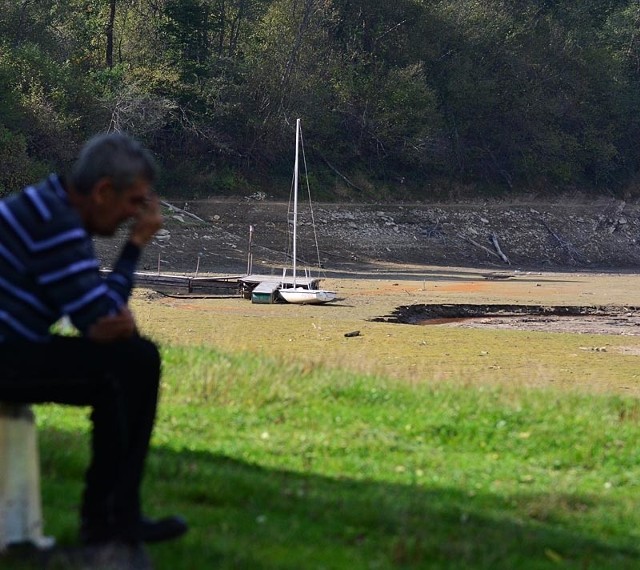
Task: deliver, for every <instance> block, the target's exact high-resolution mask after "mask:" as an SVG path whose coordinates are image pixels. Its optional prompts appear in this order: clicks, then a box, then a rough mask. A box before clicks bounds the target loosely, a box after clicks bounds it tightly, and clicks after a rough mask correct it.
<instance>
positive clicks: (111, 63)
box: [0, 0, 640, 197]
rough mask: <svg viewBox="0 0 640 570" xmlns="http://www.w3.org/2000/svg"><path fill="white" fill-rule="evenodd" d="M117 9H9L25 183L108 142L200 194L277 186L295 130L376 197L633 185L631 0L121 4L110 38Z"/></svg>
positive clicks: (12, 113) (98, 2) (8, 62)
mask: <svg viewBox="0 0 640 570" xmlns="http://www.w3.org/2000/svg"><path fill="white" fill-rule="evenodd" d="M109 8H110V3H109V2H105V1H104V0H72V1H70V2H62V3H60V2H53V1H52V0H43V1H42V2H16V1H13V0H3V1H2V2H0V9H2V14H3V17H2V19H0V37H2V46H1V47H0V74H1V75H2V77H1V79H2V87H0V90H1V91H2V93H0V94H1V95H2V99H1V101H0V120H1V121H2V122H0V124H2V125H4V126H5V127H6V128H7V129H9V130H10V131H11V132H13V133H15V134H16V135H17V136H18V135H19V137H20V136H21V137H23V138H24V141H26V147H24V148H23V147H20V146H18V147H15V148H16V149H17V151H16V152H17V155H16V158H15V161H14V166H13V167H12V168H14V170H15V169H18V170H20V171H21V174H19V178H20V180H24V179H27V178H28V177H29V176H30V175H31V173H30V172H29V167H28V165H29V164H31V163H33V164H42V163H50V164H51V165H52V167H54V168H62V167H64V166H66V165H67V164H68V163H69V162H70V161H71V160H72V158H73V155H74V153H75V150H76V148H77V146H78V144H79V143H80V141H82V140H83V139H84V138H86V137H87V136H89V135H90V134H93V133H94V132H96V131H101V130H108V129H116V130H118V129H121V130H127V131H130V132H132V133H133V134H134V135H137V136H139V137H141V138H142V139H143V140H144V141H145V142H146V143H147V144H149V145H150V146H151V147H152V149H153V150H154V151H155V152H156V153H157V154H158V156H159V158H160V159H161V162H163V163H164V164H166V165H167V169H168V170H172V169H178V170H180V171H181V172H183V173H184V172H187V171H190V172H192V173H193V175H192V176H194V177H196V178H198V177H200V178H202V177H203V176H204V177H207V175H206V174H201V173H200V172H201V171H204V172H222V171H225V170H227V171H229V170H231V171H234V172H239V171H244V172H245V174H244V176H243V178H245V179H254V180H255V179H256V178H257V177H255V176H251V173H252V172H253V171H255V170H258V171H259V172H261V173H267V175H268V173H269V172H274V176H278V175H280V173H281V172H283V171H284V170H285V169H286V167H287V165H288V164H289V162H290V134H291V129H292V125H293V124H294V123H295V119H296V118H297V117H301V118H302V119H303V121H304V125H305V133H306V138H307V141H308V144H309V146H308V148H311V147H313V151H314V153H315V156H316V157H317V158H318V166H317V167H318V168H321V167H324V166H326V164H327V163H328V164H330V165H331V168H332V169H337V170H339V171H340V172H342V173H344V174H345V175H347V176H349V175H355V174H356V173H362V172H364V173H366V177H367V178H368V180H369V182H370V183H371V184H373V185H374V186H380V185H382V186H385V187H389V188H393V185H394V184H395V183H396V182H394V181H398V180H402V181H407V180H411V181H414V182H412V187H415V188H416V189H417V191H418V192H420V186H421V185H424V188H429V187H432V186H433V185H434V183H435V182H436V181H437V182H438V183H440V182H441V181H444V182H445V183H450V184H457V185H460V184H464V185H468V186H469V187H470V188H474V187H476V188H477V187H480V186H492V187H496V186H501V187H503V188H505V189H506V190H507V191H508V192H518V191H521V190H527V189H532V188H535V189H539V190H540V189H542V190H544V189H548V190H552V191H556V190H557V191H561V190H562V189H566V188H572V187H573V188H575V187H580V188H583V189H585V190H589V189H594V190H595V191H597V192H607V193H611V192H617V191H623V190H624V188H625V185H627V184H630V183H632V182H633V181H634V180H635V179H636V178H637V176H638V171H639V169H640V155H638V153H637V142H636V141H637V140H638V137H639V136H640V117H639V116H638V113H637V109H638V106H639V105H640V89H639V87H640V42H639V40H638V37H639V36H638V34H637V29H638V22H640V9H639V8H638V6H637V2H632V1H631V0H625V1H623V2H613V1H612V0H609V1H607V0H589V1H586V2H580V3H558V2H543V3H540V2H534V1H533V0H526V1H523V2H504V1H497V0H495V1H493V0H492V1H487V2H480V1H477V0H438V1H437V2H424V1H422V0H397V1H395V2H387V1H383V0H355V1H348V2H347V1H345V0H328V1H320V0H188V1H180V2H179V1H174V0H167V1H166V2H151V1H149V0H141V1H139V2H129V3H126V2H117V3H116V4H115V12H114V19H113V26H112V28H111V26H110V22H111V20H110V12H109ZM111 30H112V34H113V36H112V38H111ZM110 39H113V42H112V43H110ZM19 137H18V138H19ZM16 140H18V139H16ZM5 144H6V145H8V144H9V143H8V142H7V143H5ZM11 144H14V143H11ZM16 144H17V143H16ZM7 148H8V147H7ZM20 149H22V150H20ZM24 154H26V158H25V160H26V162H25V161H24V160H23V159H22V158H20V157H21V156H23V155H24ZM185 156H186V157H188V160H189V162H191V163H192V164H191V165H190V166H189V167H185V166H184V165H182V162H184V158H185ZM23 158H24V157H23ZM20 165H22V166H20ZM320 165H322V166H320ZM173 178H175V176H174V177H173ZM418 181H420V182H418ZM193 182H194V184H197V180H195V179H194V180H193ZM263 184H264V186H265V187H268V186H271V185H272V183H271V181H270V180H265V181H264V183H263ZM209 186H210V187H211V188H212V189H213V188H214V187H215V186H216V185H215V184H213V185H209ZM218 186H219V187H221V188H222V187H225V188H226V187H228V186H229V185H228V184H226V183H223V184H220V185H218ZM402 188H406V185H405V186H402ZM398 189H400V187H399V186H398ZM167 190H169V188H168V187H167ZM212 191H215V190H212ZM327 191H329V190H327ZM423 192H426V190H424V191H423ZM425 197H426V196H425Z"/></svg>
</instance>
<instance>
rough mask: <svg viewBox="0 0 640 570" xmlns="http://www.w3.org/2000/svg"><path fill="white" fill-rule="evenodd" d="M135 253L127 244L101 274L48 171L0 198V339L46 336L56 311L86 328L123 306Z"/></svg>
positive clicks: (80, 226)
mask: <svg viewBox="0 0 640 570" xmlns="http://www.w3.org/2000/svg"><path fill="white" fill-rule="evenodd" d="M139 255H140V250H139V248H138V247H136V246H134V245H133V244H130V243H128V244H127V245H125V247H124V249H123V250H122V253H121V255H120V258H119V259H118V261H117V262H116V264H115V266H114V268H113V271H112V272H111V273H110V274H109V275H108V276H107V277H106V278H103V277H102V276H101V275H100V267H99V263H98V260H97V259H96V257H95V253H94V248H93V241H92V239H91V236H90V235H88V234H87V232H86V230H85V229H84V227H83V224H82V220H81V219H80V216H79V215H78V213H77V211H76V210H75V209H74V208H73V207H72V206H71V205H70V204H69V200H68V198H67V193H66V191H65V189H64V186H63V184H62V182H61V180H60V179H59V178H58V177H57V176H56V175H51V176H49V178H47V179H46V180H44V181H43V182H41V183H40V184H38V185H36V186H29V187H28V188H26V189H25V190H24V191H23V192H21V193H19V194H15V195H12V196H10V197H8V198H6V199H4V200H2V201H0V342H6V341H11V340H17V339H22V340H28V341H31V342H46V340H47V339H48V338H49V329H50V327H51V325H52V324H53V323H55V322H56V321H57V320H58V319H59V318H60V317H62V316H63V315H67V316H68V317H69V318H70V319H71V322H73V324H74V325H75V326H76V327H77V328H78V329H79V330H80V331H81V332H82V333H86V331H87V329H88V328H89V326H90V325H91V324H93V323H94V322H95V321H96V320H97V319H99V318H100V317H103V316H105V315H111V314H115V313H117V312H118V311H119V310H120V309H121V308H122V307H123V306H124V305H126V303H127V301H128V298H129V295H130V293H131V289H132V287H133V273H134V270H135V266H136V262H137V260H138V257H139Z"/></svg>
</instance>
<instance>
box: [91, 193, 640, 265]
mask: <svg viewBox="0 0 640 570" xmlns="http://www.w3.org/2000/svg"><path fill="white" fill-rule="evenodd" d="M165 204H166V203H165ZM172 206H173V207H167V206H165V216H166V223H165V228H164V229H163V230H161V232H160V234H158V236H157V237H156V239H154V240H153V242H152V243H151V244H150V245H149V247H148V248H147V250H146V251H145V253H144V257H143V266H144V268H145V269H147V270H152V271H156V270H158V269H159V270H160V271H162V272H169V271H172V272H189V273H191V272H194V271H196V269H197V270H198V271H199V272H201V273H205V272H206V273H244V272H245V270H246V268H247V265H248V245H249V226H253V228H254V232H253V241H252V247H251V253H252V255H253V268H254V271H256V270H259V271H264V269H257V267H263V268H265V269H266V268H271V270H272V271H276V270H277V268H279V267H282V266H283V265H284V264H286V255H285V252H286V250H287V243H288V241H287V240H288V231H287V218H288V216H289V214H288V212H287V210H288V205H287V204H286V203H282V202H270V201H261V200H253V201H247V200H245V201H234V200H206V201H198V202H189V203H187V204H185V203H180V204H178V203H174V204H172ZM313 218H314V220H315V228H316V233H317V239H318V244H319V249H320V261H321V264H322V265H323V266H324V268H325V269H326V270H327V271H331V270H332V269H335V270H345V269H349V268H354V269H355V268H357V269H359V270H361V269H363V268H366V267H371V266H375V265H376V264H388V263H396V264H419V265H445V266H469V267H487V268H494V269H495V268H503V269H509V268H510V269H515V268H522V269H545V268H546V269H550V270H551V269H554V270H559V269H565V270H566V269H576V270H577V269H634V268H636V267H640V243H639V241H638V237H639V236H640V205H638V204H637V203H626V202H624V201H620V200H600V201H591V202H588V203H587V202H584V201H578V200H575V201H565V202H563V203H560V202H557V203H553V202H546V203H537V202H531V203H524V202H522V203H502V202H495V203H484V202H483V203H460V204H408V203H405V204H318V205H314V209H313ZM299 222H300V224H299V237H300V240H299V248H298V253H299V256H300V257H304V259H305V260H306V261H307V262H309V263H310V264H314V263H317V255H316V254H315V246H314V239H313V224H311V214H310V212H309V210H308V206H307V207H306V209H303V210H302V211H301V212H300V213H299ZM122 235H124V234H121V236H122ZM116 249H117V248H116V246H115V244H113V243H110V242H109V241H105V240H98V242H97V250H98V254H99V256H100V257H101V258H102V260H103V264H104V265H105V266H108V265H110V262H111V260H112V259H113V256H114V255H115V254H116Z"/></svg>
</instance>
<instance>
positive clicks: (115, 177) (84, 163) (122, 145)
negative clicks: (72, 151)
mask: <svg viewBox="0 0 640 570" xmlns="http://www.w3.org/2000/svg"><path fill="white" fill-rule="evenodd" d="M156 175H157V166H156V163H155V160H154V159H153V157H152V156H151V153H150V152H149V151H148V150H147V149H145V148H144V147H143V146H142V145H141V144H140V143H139V142H138V141H136V140H135V139H133V138H131V137H130V136H128V135H125V134H122V133H107V134H100V135H96V136H94V137H92V138H91V139H89V140H88V141H87V142H86V143H85V145H84V146H83V147H82V150H81V151H80V155H79V156H78V160H77V161H76V163H75V164H74V165H73V169H72V170H71V183H72V185H73V187H74V188H75V190H76V191H77V192H79V193H80V194H90V193H91V190H92V188H93V187H94V186H95V184H96V183H97V182H98V181H99V180H101V179H102V178H110V179H111V181H112V183H113V187H114V189H115V190H116V191H118V192H122V191H123V190H126V189H127V188H129V187H131V186H132V185H133V184H134V183H135V181H136V180H138V179H143V180H145V181H146V182H149V183H153V181H154V180H155V178H156Z"/></svg>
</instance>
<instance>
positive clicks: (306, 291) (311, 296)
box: [278, 119, 336, 305]
mask: <svg viewBox="0 0 640 570" xmlns="http://www.w3.org/2000/svg"><path fill="white" fill-rule="evenodd" d="M300 135H301V130H300V119H297V120H296V154H295V163H294V168H293V236H292V241H293V250H292V253H293V263H292V270H293V281H292V286H291V287H289V286H286V285H285V283H284V279H283V284H282V286H281V287H280V289H279V291H278V292H279V294H280V296H281V297H282V298H283V299H284V300H285V301H286V302H287V303H298V304H307V305H319V304H322V303H329V302H330V301H335V299H336V292H335V291H327V290H325V289H314V288H312V286H313V285H309V286H308V287H303V286H301V285H299V284H298V283H297V270H298V268H297V261H298V257H297V256H298V249H297V240H298V181H299V174H298V173H299V166H300V146H301V143H302V141H301V136H300ZM316 282H317V281H311V283H312V284H313V283H316Z"/></svg>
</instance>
